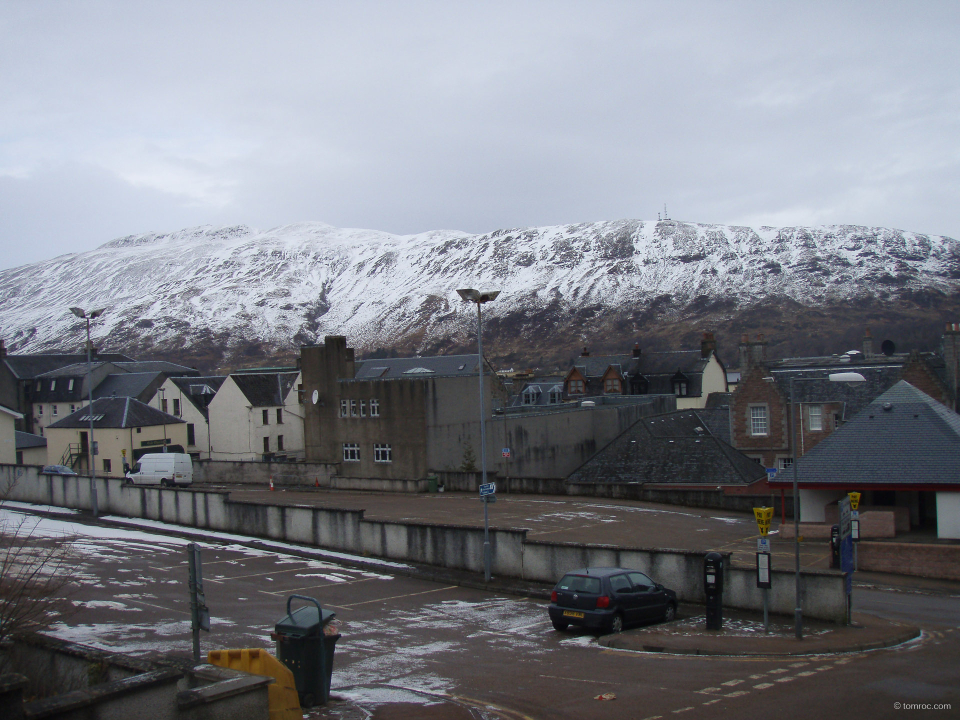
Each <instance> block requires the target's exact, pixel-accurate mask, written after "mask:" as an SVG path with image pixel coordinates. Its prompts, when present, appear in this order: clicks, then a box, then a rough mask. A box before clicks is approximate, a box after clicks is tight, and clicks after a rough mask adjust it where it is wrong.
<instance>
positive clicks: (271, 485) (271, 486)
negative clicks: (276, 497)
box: [270, 475, 273, 491]
mask: <svg viewBox="0 0 960 720" xmlns="http://www.w3.org/2000/svg"><path fill="white" fill-rule="evenodd" d="M270 490H271V491H272V490H273V475H271V476H270Z"/></svg>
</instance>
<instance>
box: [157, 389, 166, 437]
mask: <svg viewBox="0 0 960 720" xmlns="http://www.w3.org/2000/svg"><path fill="white" fill-rule="evenodd" d="M166 392H167V389H166V388H157V395H159V396H160V412H162V413H166V412H167V409H166V408H165V407H164V406H163V401H164V399H165V398H164V394H165V393H166ZM166 451H167V418H166V417H164V418H163V450H162V452H166Z"/></svg>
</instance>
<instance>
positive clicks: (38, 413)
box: [37, 405, 43, 417]
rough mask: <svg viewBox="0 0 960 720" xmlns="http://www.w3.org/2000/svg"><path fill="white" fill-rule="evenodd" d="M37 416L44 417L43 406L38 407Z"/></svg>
mask: <svg viewBox="0 0 960 720" xmlns="http://www.w3.org/2000/svg"><path fill="white" fill-rule="evenodd" d="M37 415H39V416H40V417H43V405H37Z"/></svg>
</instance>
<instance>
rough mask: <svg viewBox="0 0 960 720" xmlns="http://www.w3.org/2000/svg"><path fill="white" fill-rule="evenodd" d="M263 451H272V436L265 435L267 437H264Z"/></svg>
mask: <svg viewBox="0 0 960 720" xmlns="http://www.w3.org/2000/svg"><path fill="white" fill-rule="evenodd" d="M263 451H264V452H265V453H268V452H270V438H268V437H265V438H264V439H263Z"/></svg>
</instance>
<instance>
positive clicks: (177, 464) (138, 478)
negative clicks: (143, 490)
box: [125, 453, 193, 487]
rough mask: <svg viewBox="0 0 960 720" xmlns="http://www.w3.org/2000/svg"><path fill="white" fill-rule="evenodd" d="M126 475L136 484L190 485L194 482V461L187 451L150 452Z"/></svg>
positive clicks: (129, 481) (129, 480) (128, 479)
mask: <svg viewBox="0 0 960 720" xmlns="http://www.w3.org/2000/svg"><path fill="white" fill-rule="evenodd" d="M125 477H126V479H127V482H128V483H133V484H134V485H157V484H160V485H167V486H170V487H172V486H174V485H189V484H190V483H192V482H193V461H192V460H191V458H190V456H189V455H187V454H186V453H148V454H146V455H143V456H142V457H141V458H140V460H139V461H138V462H137V464H136V465H134V466H133V467H132V468H131V469H130V472H128V473H127V474H126V476H125Z"/></svg>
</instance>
